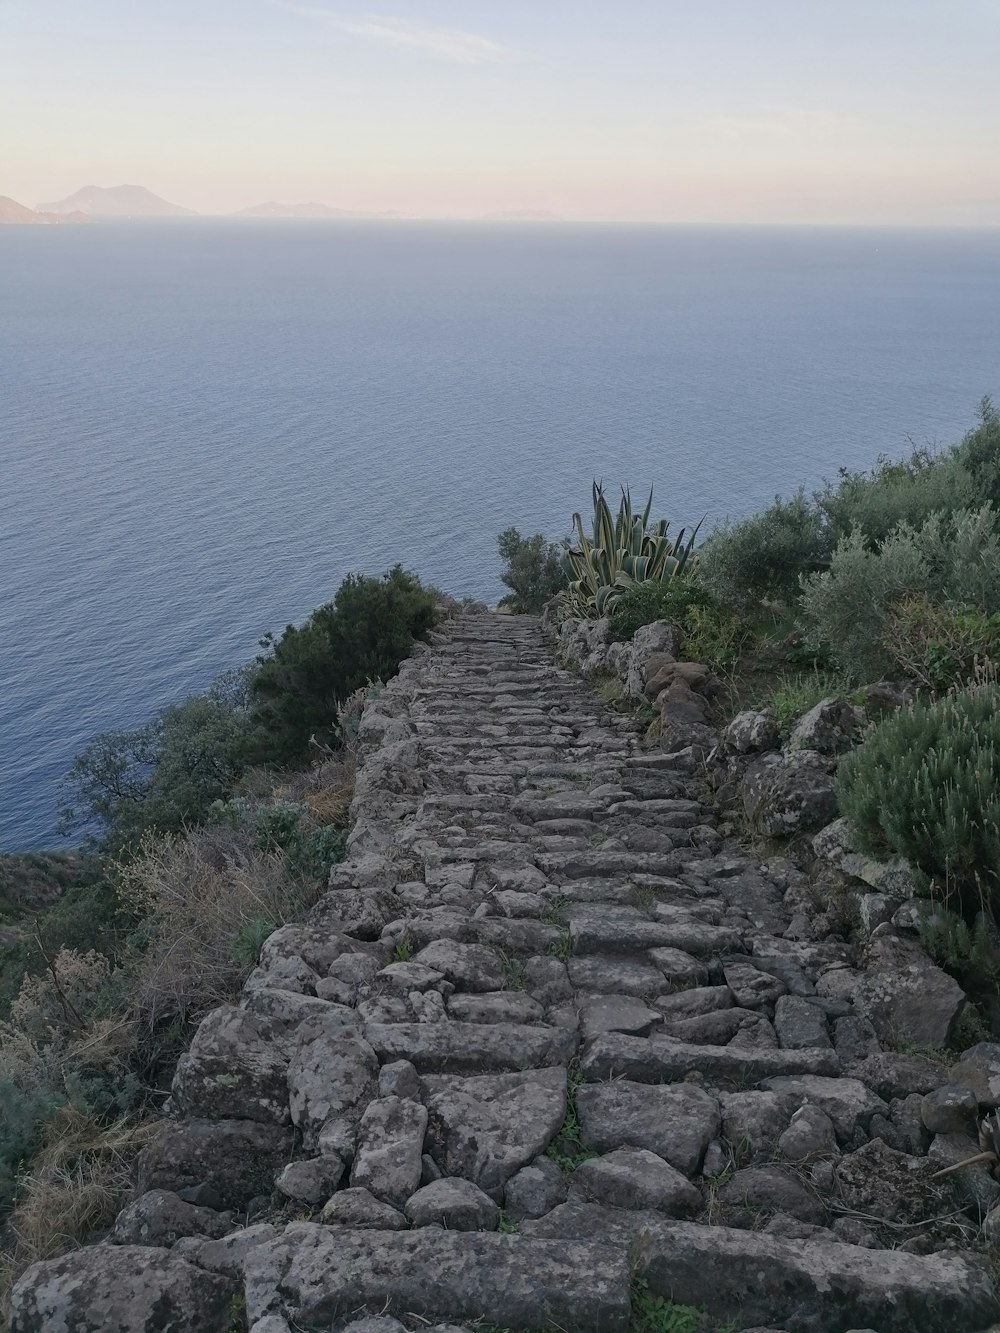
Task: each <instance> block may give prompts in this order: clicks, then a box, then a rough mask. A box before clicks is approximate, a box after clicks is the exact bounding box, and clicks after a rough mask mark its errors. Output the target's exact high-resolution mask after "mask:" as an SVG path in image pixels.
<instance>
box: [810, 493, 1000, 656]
mask: <svg viewBox="0 0 1000 1333" xmlns="http://www.w3.org/2000/svg"><path fill="white" fill-rule="evenodd" d="M921 596H922V597H925V598H927V599H929V600H930V601H933V602H940V603H947V602H955V603H973V604H975V605H977V606H979V607H981V609H982V610H983V611H984V612H985V613H986V614H992V613H993V612H995V611H997V610H1000V537H998V533H997V515H996V513H995V511H994V510H993V509H991V508H990V507H989V506H983V507H982V508H980V509H976V510H968V509H966V510H960V511H958V512H957V513H955V514H953V515H951V516H950V517H948V516H946V515H944V514H932V515H931V516H930V518H928V519H927V520H926V521H925V522H924V523H923V524H922V525H921V526H920V527H919V528H914V527H911V526H910V525H909V524H908V523H900V524H899V525H898V526H897V527H896V528H894V529H893V531H892V532H891V533H890V534H889V536H888V537H887V538H886V540H885V541H884V542H883V543H882V545H881V546H879V547H877V548H873V547H872V546H871V544H870V543H869V542H868V540H867V539H866V536H865V534H864V533H863V532H862V531H861V529H860V528H856V529H855V530H854V531H853V532H852V533H851V534H850V535H849V536H847V537H844V538H842V539H841V541H840V542H839V543H838V545H837V548H836V550H835V551H834V553H833V556H832V558H831V561H830V568H829V569H828V570H825V571H824V572H822V573H819V574H814V575H812V576H811V577H809V578H807V579H806V580H805V581H804V585H803V595H802V607H803V610H804V612H805V615H806V618H807V620H808V622H809V623H810V625H811V627H812V632H813V634H814V635H815V636H816V638H817V639H818V641H819V642H820V643H823V644H826V645H828V648H829V652H830V655H831V657H832V659H833V661H834V663H835V665H837V666H838V667H840V669H841V670H843V671H844V672H846V673H847V674H848V675H850V676H853V677H855V678H856V679H860V680H874V679H875V678H877V677H878V676H879V675H882V674H884V673H885V672H887V671H890V670H891V669H892V666H893V658H892V654H891V652H890V650H889V647H888V635H889V619H890V616H891V614H892V612H893V608H894V607H896V606H897V605H898V604H899V603H902V602H905V601H907V600H908V599H911V598H914V597H921Z"/></svg>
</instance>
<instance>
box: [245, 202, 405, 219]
mask: <svg viewBox="0 0 1000 1333" xmlns="http://www.w3.org/2000/svg"><path fill="white" fill-rule="evenodd" d="M398 216H399V214H398V213H395V212H392V213H362V212H355V211H354V210H352V209H348V208H331V207H330V205H329V204H317V203H315V202H314V203H311V204H279V203H277V202H276V201H275V200H273V199H272V200H270V201H269V202H268V203H266V204H253V205H252V206H251V207H250V208H241V209H240V210H239V211H238V212H236V213H234V214H233V217H235V218H394V217H398Z"/></svg>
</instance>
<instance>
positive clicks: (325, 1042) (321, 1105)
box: [288, 1035, 378, 1157]
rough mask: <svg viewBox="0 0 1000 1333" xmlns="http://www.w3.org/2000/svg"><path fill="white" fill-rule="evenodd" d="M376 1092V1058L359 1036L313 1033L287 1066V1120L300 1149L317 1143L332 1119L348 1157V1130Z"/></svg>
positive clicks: (316, 1145) (349, 1151) (355, 1124)
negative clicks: (340, 1127)
mask: <svg viewBox="0 0 1000 1333" xmlns="http://www.w3.org/2000/svg"><path fill="white" fill-rule="evenodd" d="M377 1090H378V1058H377V1056H376V1055H375V1052H374V1051H373V1050H372V1048H371V1046H369V1044H368V1043H367V1042H366V1041H364V1040H363V1039H362V1038H361V1037H359V1036H354V1035H345V1036H320V1037H317V1038H316V1040H315V1041H311V1042H308V1043H306V1045H304V1046H303V1047H302V1048H301V1049H300V1050H299V1051H298V1052H296V1054H295V1055H294V1056H293V1057H292V1060H291V1063H290V1064H289V1066H288V1098H289V1104H290V1106H291V1113H292V1120H293V1122H294V1123H295V1126H296V1128H297V1129H298V1130H299V1131H300V1133H301V1134H302V1142H303V1143H304V1144H305V1146H306V1148H310V1149H311V1148H316V1147H318V1146H319V1139H320V1132H321V1130H323V1128H324V1127H325V1126H326V1125H328V1124H329V1123H330V1122H331V1121H336V1122H338V1123H339V1124H341V1125H344V1126H345V1128H346V1130H347V1131H348V1134H347V1138H348V1142H345V1143H344V1145H343V1147H344V1149H345V1150H346V1155H347V1156H348V1157H350V1156H351V1155H352V1152H351V1142H350V1141H352V1139H353V1131H354V1130H356V1128H357V1125H358V1122H359V1121H360V1119H361V1116H362V1113H363V1112H364V1110H365V1107H366V1106H367V1105H368V1103H369V1102H370V1101H372V1099H373V1098H374V1097H375V1095H376V1092H377ZM341 1155H344V1153H341Z"/></svg>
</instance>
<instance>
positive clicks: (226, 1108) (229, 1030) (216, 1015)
mask: <svg viewBox="0 0 1000 1333" xmlns="http://www.w3.org/2000/svg"><path fill="white" fill-rule="evenodd" d="M275 1036H276V1032H275V1028H274V1025H273V1024H272V1023H271V1022H270V1021H269V1020H268V1019H266V1018H263V1017H260V1016H259V1015H256V1014H250V1013H247V1011H246V1010H244V1009H238V1008H236V1007H235V1006H234V1005H222V1006H221V1007H220V1008H218V1009H213V1010H212V1012H211V1013H210V1014H208V1015H207V1016H206V1017H205V1018H203V1019H202V1021H201V1023H200V1024H199V1027H198V1031H197V1032H196V1033H195V1035H194V1040H193V1041H192V1043H191V1045H190V1047H189V1049H188V1050H187V1051H186V1052H185V1053H184V1055H182V1056H181V1058H180V1059H179V1060H178V1062H177V1072H176V1074H175V1075H174V1081H173V1086H172V1087H171V1091H170V1099H171V1105H172V1107H173V1110H174V1112H175V1113H176V1114H179V1115H184V1116H189V1117H192V1118H194V1117H200V1118H202V1119H206V1120H232V1119H241V1120H259V1121H262V1122H263V1123H264V1124H274V1125H283V1124H287V1123H288V1119H289V1112H288V1088H287V1085H286V1082H285V1071H286V1069H287V1067H288V1057H287V1054H286V1053H285V1052H284V1050H283V1049H282V1046H281V1045H280V1044H279V1043H278V1042H277V1041H276V1040H275Z"/></svg>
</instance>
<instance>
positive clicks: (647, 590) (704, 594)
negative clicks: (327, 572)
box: [611, 579, 718, 642]
mask: <svg viewBox="0 0 1000 1333" xmlns="http://www.w3.org/2000/svg"><path fill="white" fill-rule="evenodd" d="M695 607H704V608H707V609H709V610H713V611H714V610H717V609H718V602H717V601H716V600H715V598H714V597H713V596H712V594H711V593H710V592H709V591H708V590H707V589H706V588H705V587H703V586H702V584H701V583H700V582H699V581H697V580H695V579H677V580H676V581H675V580H673V579H671V580H670V582H669V583H636V584H634V585H633V586H632V587H631V588H626V589H625V591H624V592H623V593H622V595H621V596H620V597H619V598H618V600H617V601H616V602H615V605H614V609H613V610H612V612H611V627H612V633H613V634H614V636H615V638H616V639H620V640H622V641H623V642H624V641H626V640H628V639H631V638H632V636H633V635H634V634H635V632H636V630H637V629H641V628H642V626H643V625H651V624H652V623H653V622H654V621H655V620H669V621H670V622H671V623H672V624H675V625H682V624H683V623H684V622H685V620H686V619H687V616H688V614H689V612H690V611H691V610H692V609H693V608H695Z"/></svg>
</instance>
